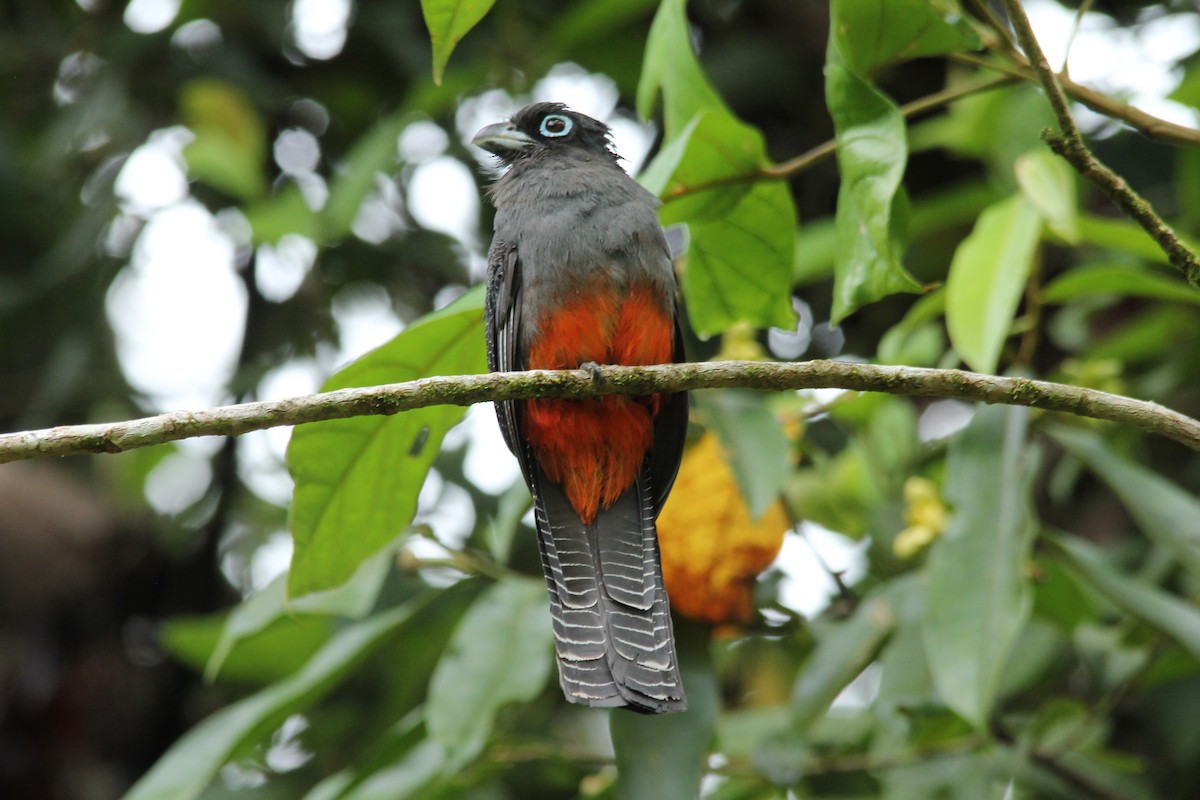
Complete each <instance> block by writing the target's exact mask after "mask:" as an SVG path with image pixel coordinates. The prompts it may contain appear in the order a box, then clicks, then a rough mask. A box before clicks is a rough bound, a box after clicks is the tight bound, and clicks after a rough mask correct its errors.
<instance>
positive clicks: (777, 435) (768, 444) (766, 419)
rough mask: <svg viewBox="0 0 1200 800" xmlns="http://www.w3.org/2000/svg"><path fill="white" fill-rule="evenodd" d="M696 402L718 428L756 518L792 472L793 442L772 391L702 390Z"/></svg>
mask: <svg viewBox="0 0 1200 800" xmlns="http://www.w3.org/2000/svg"><path fill="white" fill-rule="evenodd" d="M693 396H694V397H695V401H694V402H695V404H696V407H697V408H698V409H699V411H700V413H701V414H702V415H703V419H704V422H705V424H706V425H708V426H709V427H711V428H712V429H713V430H714V431H716V434H717V436H718V437H719V438H720V440H721V449H722V451H723V452H724V453H725V456H726V458H727V459H728V461H729V466H730V468H731V469H732V470H733V476H734V478H736V479H737V484H738V488H740V489H741V492H742V497H743V498H744V499H745V501H746V507H747V508H748V509H749V511H750V516H751V518H752V519H756V520H757V519H758V518H759V517H761V516H762V515H763V512H764V511H766V510H767V507H768V506H770V505H771V503H773V502H775V501H776V500H778V499H779V493H780V491H782V489H783V484H784V482H785V481H786V480H787V478H788V473H789V469H788V467H789V465H790V462H791V448H790V445H789V444H788V439H787V436H786V435H784V432H783V428H782V427H780V424H779V420H777V419H776V418H775V414H774V413H772V411H771V408H770V405H769V401H770V395H767V394H765V393H762V392H755V391H752V390H749V389H722V390H716V391H711V392H700V393H697V394H695V395H693Z"/></svg>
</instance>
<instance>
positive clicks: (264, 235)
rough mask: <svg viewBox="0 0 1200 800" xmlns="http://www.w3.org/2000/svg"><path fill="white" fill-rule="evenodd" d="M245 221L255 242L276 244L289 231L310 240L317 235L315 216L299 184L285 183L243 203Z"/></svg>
mask: <svg viewBox="0 0 1200 800" xmlns="http://www.w3.org/2000/svg"><path fill="white" fill-rule="evenodd" d="M244 213H245V214H246V221H247V222H249V223H250V230H251V231H253V233H254V241H255V242H257V243H259V244H278V243H279V240H280V239H282V238H283V237H284V236H287V235H288V234H289V233H298V234H300V235H301V236H306V237H308V238H309V239H312V240H314V241H319V240H320V236H321V231H320V226H319V225H318V221H317V215H316V214H315V213H313V210H312V209H311V208H309V207H308V203H307V201H305V199H304V195H303V194H301V192H300V187H299V186H297V185H296V184H294V183H288V184H287V185H286V186H284V187H283V188H282V189H281V190H280V191H279V192H278V193H277V194H275V195H273V196H272V197H268V198H265V199H263V200H259V201H257V202H254V203H251V204H249V205H247V206H246V207H245V209H244Z"/></svg>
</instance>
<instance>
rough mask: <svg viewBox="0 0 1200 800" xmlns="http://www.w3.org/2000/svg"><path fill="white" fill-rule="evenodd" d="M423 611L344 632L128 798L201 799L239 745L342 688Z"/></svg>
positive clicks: (192, 739)
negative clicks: (350, 675) (355, 670)
mask: <svg viewBox="0 0 1200 800" xmlns="http://www.w3.org/2000/svg"><path fill="white" fill-rule="evenodd" d="M417 607H418V605H417V604H416V603H408V604H405V605H403V606H400V607H399V608H395V609H393V610H391V611H389V612H387V613H385V614H380V615H379V616H376V617H373V618H371V619H369V620H366V621H365V622H359V623H356V624H354V625H351V626H349V627H347V628H343V629H342V630H341V631H340V632H338V634H337V635H336V636H334V637H333V638H332V639H330V640H329V643H328V644H326V645H325V646H324V647H322V648H321V649H320V650H319V651H318V652H317V654H316V655H314V656H313V657H312V658H311V659H310V660H309V661H308V663H307V664H305V666H304V668H303V669H301V670H300V671H299V672H297V673H296V674H295V675H293V676H292V677H290V678H288V679H286V680H284V681H281V682H279V683H276V684H274V685H272V686H270V687H268V688H266V689H263V690H262V691H260V692H258V693H256V694H253V695H251V696H250V697H247V698H245V699H244V700H239V701H238V702H236V703H234V704H233V705H230V706H226V707H225V708H223V709H221V710H220V711H218V712H216V713H215V714H213V715H212V716H210V717H208V718H207V719H205V720H204V721H203V722H201V723H200V724H199V725H197V726H196V727H194V728H192V729H191V730H190V731H188V732H187V733H185V734H184V735H183V736H182V737H180V738H179V740H178V741H176V742H175V744H174V745H172V746H171V749H170V750H168V751H167V753H166V754H165V755H164V756H163V757H162V758H160V759H159V760H158V762H157V763H156V764H155V765H154V767H153V768H151V770H150V771H149V772H148V773H146V775H145V776H143V777H142V779H141V780H139V781H138V782H137V784H136V785H134V787H133V788H132V789H130V790H129V793H128V794H126V795H125V797H124V800H190V798H194V797H196V796H198V795H199V794H200V792H201V791H203V789H204V787H205V786H207V785H208V783H209V782H210V781H211V780H212V779H213V777H214V776H215V775H216V774H217V771H218V770H219V769H220V768H221V767H222V766H223V765H224V764H225V762H226V761H228V760H229V758H230V756H231V755H232V754H233V753H234V752H235V751H236V750H237V749H238V748H239V747H241V746H242V745H243V744H245V743H247V742H249V741H252V740H253V739H254V738H255V737H256V736H258V735H260V734H263V733H265V732H267V731H270V730H271V729H272V727H274V726H275V725H277V724H279V723H280V722H282V721H283V720H284V719H285V718H287V716H288V715H290V714H293V713H296V712H297V711H300V710H302V709H303V708H306V707H307V706H308V705H310V704H311V703H312V702H314V701H315V700H316V699H317V698H319V697H320V696H321V695H323V694H324V693H326V692H328V691H329V690H330V689H331V688H333V687H334V686H335V685H337V684H338V683H339V682H340V681H341V680H342V679H343V678H345V677H346V675H347V674H348V673H349V672H350V671H351V670H352V669H353V668H354V666H355V665H357V664H358V663H359V662H361V661H362V660H363V659H364V658H366V656H367V655H369V654H370V653H371V652H372V651H373V650H374V649H375V648H377V647H379V646H380V645H381V644H382V643H383V642H384V641H386V640H387V639H388V637H390V636H392V635H393V634H394V633H395V632H396V630H397V629H398V628H400V627H401V626H402V625H403V624H404V623H405V622H406V621H407V620H408V619H409V617H411V616H412V614H413V612H414V610H416V608H417Z"/></svg>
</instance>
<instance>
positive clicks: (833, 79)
mask: <svg viewBox="0 0 1200 800" xmlns="http://www.w3.org/2000/svg"><path fill="white" fill-rule="evenodd" d="M833 25H834V29H833V30H832V31H831V33H830V37H829V49H828V51H827V53H826V58H825V98H826V102H827V103H828V105H829V113H830V115H831V116H832V117H833V125H834V129H835V131H836V134H837V162H838V172H839V173H840V175H841V185H840V188H839V189H838V205H837V222H836V225H837V249H836V252H835V256H834V285H833V293H834V296H833V310H832V312H831V322H833V323H834V324H836V323H838V322H840V321H841V320H843V319H845V318H846V317H847V316H849V315H850V314H852V313H853V312H854V311H855V310H857V309H858V308H861V307H862V306H864V305H867V304H868V303H873V302H874V301H876V300H879V299H881V298H884V297H887V296H888V295H891V294H895V293H897V292H915V291H917V290H918V289H919V288H920V287H919V285H918V284H917V282H916V281H915V280H914V279H913V277H912V276H911V275H909V273H908V271H907V270H905V269H904V266H903V265H902V264H901V263H900V253H899V252H898V251H899V249H901V248H899V247H898V246H897V245H898V243H897V242H896V241H895V237H894V230H893V220H892V209H893V206H894V204H895V202H896V198H897V196H898V192H899V190H900V180H901V178H902V177H903V176H904V165H905V162H906V160H907V145H906V143H905V136H904V118H903V116H902V115H901V114H900V109H899V107H897V106H896V104H895V103H894V102H892V100H891V99H890V98H888V97H886V96H885V95H884V94H882V93H881V92H880V91H879V90H878V89H876V88H875V87H874V86H872V85H871V84H870V83H868V82H867V81H866V80H865V79H864V78H862V77H860V76H859V75H857V74H856V73H855V72H854V71H853V70H851V69H850V68H849V67H848V66H847V65H846V63H845V60H844V57H843V55H842V52H841V47H842V45H841V44H840V37H839V35H838V31H837V22H836V18H835V20H834V23H833Z"/></svg>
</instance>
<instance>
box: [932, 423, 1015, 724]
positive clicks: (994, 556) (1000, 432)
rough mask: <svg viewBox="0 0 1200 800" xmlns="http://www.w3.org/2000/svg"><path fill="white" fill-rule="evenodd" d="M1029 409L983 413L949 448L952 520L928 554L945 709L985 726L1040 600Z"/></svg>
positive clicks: (937, 679) (937, 678)
mask: <svg viewBox="0 0 1200 800" xmlns="http://www.w3.org/2000/svg"><path fill="white" fill-rule="evenodd" d="M1028 418H1029V411H1028V409H1025V408H1017V407H1008V406H984V407H982V408H980V409H978V410H977V411H976V412H975V417H974V419H972V420H971V423H970V424H969V425H968V426H967V428H966V429H965V430H964V431H963V433H962V434H961V435H960V436H959V437H958V438H957V439H956V440H955V441H954V443H953V444H952V445H951V446H950V451H949V454H948V455H947V463H946V489H945V491H946V498H947V500H949V501H950V503H952V504H953V509H954V510H953V514H952V516H951V518H950V522H949V525H948V527H947V529H946V532H945V533H944V534H943V536H942V537H941V538H940V539H939V540H938V541H937V542H936V543H935V544H934V545H933V548H932V550H931V552H930V555H929V565H928V572H929V577H928V588H927V591H926V595H925V609H926V610H925V628H924V632H925V651H926V658H927V660H928V662H929V667H930V670H931V672H932V674H933V680H934V684H935V685H936V686H937V688H938V692H939V693H940V694H941V697H942V699H943V700H944V701H945V703H946V705H948V706H949V707H950V708H952V709H953V710H954V711H955V712H957V713H958V714H959V715H961V716H962V717H963V718H964V719H966V720H967V721H968V722H971V723H972V724H973V725H975V726H976V727H978V728H981V729H983V728H986V726H987V722H988V718H989V715H990V714H991V710H992V704H993V702H994V700H995V698H996V693H997V688H998V686H999V683H1000V676H1001V673H1002V671H1003V669H1004V665H1005V661H1006V659H1007V658H1008V656H1009V652H1010V650H1011V648H1012V645H1013V642H1014V641H1016V638H1017V635H1018V634H1019V633H1020V632H1021V629H1022V627H1024V625H1025V620H1026V619H1027V618H1028V616H1029V612H1030V608H1031V604H1032V603H1031V601H1032V597H1031V594H1030V591H1029V585H1028V582H1027V580H1026V578H1025V575H1024V573H1023V566H1024V562H1025V559H1026V557H1027V556H1028V551H1029V546H1030V543H1031V541H1032V534H1033V529H1034V527H1033V519H1032V515H1031V510H1030V499H1029V498H1030V490H1031V481H1032V477H1033V465H1032V464H1031V463H1030V461H1031V457H1030V453H1029V451H1028V449H1027V446H1026V427H1027V422H1028Z"/></svg>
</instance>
